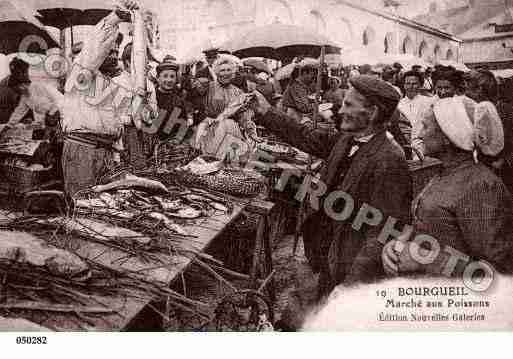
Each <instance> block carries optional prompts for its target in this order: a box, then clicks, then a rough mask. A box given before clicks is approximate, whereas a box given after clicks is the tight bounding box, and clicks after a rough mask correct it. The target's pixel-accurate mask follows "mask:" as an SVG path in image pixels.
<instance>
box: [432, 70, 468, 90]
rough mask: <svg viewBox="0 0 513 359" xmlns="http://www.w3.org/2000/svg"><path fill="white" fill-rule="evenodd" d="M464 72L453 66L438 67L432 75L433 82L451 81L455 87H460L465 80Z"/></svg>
mask: <svg viewBox="0 0 513 359" xmlns="http://www.w3.org/2000/svg"><path fill="white" fill-rule="evenodd" d="M463 75H464V72H463V71H457V70H456V69H454V67H452V66H444V67H438V68H437V69H436V70H435V72H433V74H432V75H431V77H432V78H433V82H434V83H436V82H437V81H440V80H446V81H449V82H450V83H451V84H452V85H453V86H454V87H459V86H461V85H462V83H463V81H464V76H463Z"/></svg>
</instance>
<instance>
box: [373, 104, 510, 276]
mask: <svg viewBox="0 0 513 359" xmlns="http://www.w3.org/2000/svg"><path fill="white" fill-rule="evenodd" d="M477 107H478V105H477V104H476V103H475V102H474V101H472V100H470V99H468V98H464V97H449V98H444V99H441V100H440V101H438V102H437V103H436V104H435V106H434V111H433V114H432V116H427V117H426V118H425V119H424V123H423V125H424V127H423V129H422V131H421V136H422V138H423V140H424V144H425V148H426V154H428V155H430V156H434V157H437V158H439V159H440V160H441V161H442V163H443V167H442V170H441V172H440V174H439V175H437V176H435V177H434V178H433V179H432V180H431V181H430V182H429V183H428V185H427V186H426V187H425V188H424V190H422V191H421V193H420V194H419V195H418V197H417V198H416V199H415V200H414V201H413V206H412V217H413V218H414V223H413V226H414V233H415V236H410V237H409V238H402V240H393V241H390V242H389V243H388V244H387V245H386V246H385V248H384V250H383V255H382V260H383V266H384V269H385V271H386V272H387V273H388V274H389V275H398V274H409V273H424V274H430V275H452V276H461V275H462V274H463V273H464V271H465V268H466V266H467V264H468V263H470V262H471V261H486V262H487V263H489V264H491V265H492V266H493V267H494V268H495V269H496V270H497V271H499V272H501V273H511V272H512V271H513V241H511V232H512V228H513V201H512V198H511V195H510V193H509V191H508V190H507V188H506V186H505V185H504V183H503V182H502V181H501V179H500V178H499V177H497V175H495V174H494V173H493V171H492V170H491V169H489V168H488V167H487V166H486V165H484V164H482V163H479V162H477V161H476V159H477V154H476V152H482V151H484V152H488V153H490V152H496V153H498V152H500V151H501V150H502V148H501V146H498V145H497V144H500V143H503V138H500V136H501V135H500V131H484V133H488V134H490V133H493V134H494V135H495V138H491V137H489V138H488V139H487V141H485V142H481V141H480V138H481V136H480V133H479V131H477V132H476V127H475V126H476V122H479V118H478V111H476V108H477ZM476 112H477V114H476ZM478 125H479V124H478ZM489 125H490V126H494V125H495V124H494V123H489ZM476 134H477V136H476ZM419 235H428V236H430V237H431V238H433V239H434V240H435V242H436V243H437V244H438V245H436V247H438V246H439V250H438V251H437V250H436V248H434V247H433V244H431V248H430V249H426V250H427V252H426V253H424V254H421V255H422V256H425V255H428V254H427V253H428V252H431V254H430V255H432V256H433V258H432V261H429V263H427V264H421V263H419V262H420V261H415V260H413V259H412V257H411V253H412V250H411V248H414V247H412V243H414V241H413V238H416V239H417V240H418V238H419V237H418V236H419ZM424 238H425V237H424ZM421 248H422V246H421ZM421 251H422V250H421ZM413 253H415V252H413ZM455 253H459V256H458V257H456V258H457V260H456V262H454V259H455V257H454V254H455ZM465 259H466V260H465Z"/></svg>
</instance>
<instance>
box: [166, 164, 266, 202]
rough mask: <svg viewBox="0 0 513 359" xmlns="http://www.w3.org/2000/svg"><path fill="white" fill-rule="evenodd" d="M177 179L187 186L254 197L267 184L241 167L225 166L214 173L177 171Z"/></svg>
mask: <svg viewBox="0 0 513 359" xmlns="http://www.w3.org/2000/svg"><path fill="white" fill-rule="evenodd" d="M175 175H176V179H177V180H178V181H179V182H181V183H182V184H184V185H186V186H194V187H200V188H205V189H207V190H212V191H217V192H222V193H226V194H230V195H233V196H237V197H254V196H256V195H257V194H259V193H261V192H262V191H263V190H264V188H265V184H264V183H263V182H262V181H261V180H259V179H257V178H255V177H252V176H250V175H248V174H246V173H244V171H242V170H240V169H231V168H223V169H221V170H220V171H218V172H216V173H214V174H207V175H197V174H194V173H192V172H190V171H176V172H175Z"/></svg>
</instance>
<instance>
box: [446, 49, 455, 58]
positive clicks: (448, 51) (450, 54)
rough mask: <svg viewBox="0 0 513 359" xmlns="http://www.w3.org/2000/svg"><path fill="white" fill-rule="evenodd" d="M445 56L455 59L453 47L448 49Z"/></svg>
mask: <svg viewBox="0 0 513 359" xmlns="http://www.w3.org/2000/svg"><path fill="white" fill-rule="evenodd" d="M445 58H446V59H447V60H454V53H453V52H452V49H449V50H447V54H446V55H445Z"/></svg>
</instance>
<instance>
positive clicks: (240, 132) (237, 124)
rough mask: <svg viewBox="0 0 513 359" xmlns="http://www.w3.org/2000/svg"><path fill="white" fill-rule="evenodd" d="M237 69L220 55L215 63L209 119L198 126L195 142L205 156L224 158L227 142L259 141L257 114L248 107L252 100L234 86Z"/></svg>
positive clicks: (206, 98)
mask: <svg viewBox="0 0 513 359" xmlns="http://www.w3.org/2000/svg"><path fill="white" fill-rule="evenodd" d="M236 70H237V66H236V64H235V63H234V62H233V61H232V60H231V59H229V58H225V57H223V56H220V57H219V58H218V59H217V60H216V61H215V62H214V72H215V74H216V80H215V81H211V82H210V83H209V84H208V88H207V91H206V94H205V95H204V99H203V102H204V108H205V114H206V119H205V120H204V121H203V122H202V123H201V124H200V125H199V126H198V129H197V132H196V136H195V141H194V142H195V146H196V147H197V148H199V149H201V151H202V152H203V153H204V154H208V155H213V156H216V157H218V158H219V159H224V156H225V153H226V151H225V148H224V145H225V144H227V143H225V142H226V140H227V139H228V140H230V142H231V143H233V142H236V141H237V140H239V141H240V143H239V145H243V144H250V145H251V144H252V142H253V139H255V138H257V135H256V126H255V124H254V122H253V117H254V112H253V111H252V110H250V109H248V108H247V104H248V100H249V98H250V97H249V96H248V95H246V94H244V92H243V91H242V90H240V89H239V88H238V87H236V86H234V85H233V84H232V80H233V78H234V77H235V72H236ZM239 141H237V142H239ZM231 143H230V144H229V145H230V146H231ZM247 150H248V148H245V149H241V151H244V152H245V151H247Z"/></svg>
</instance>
